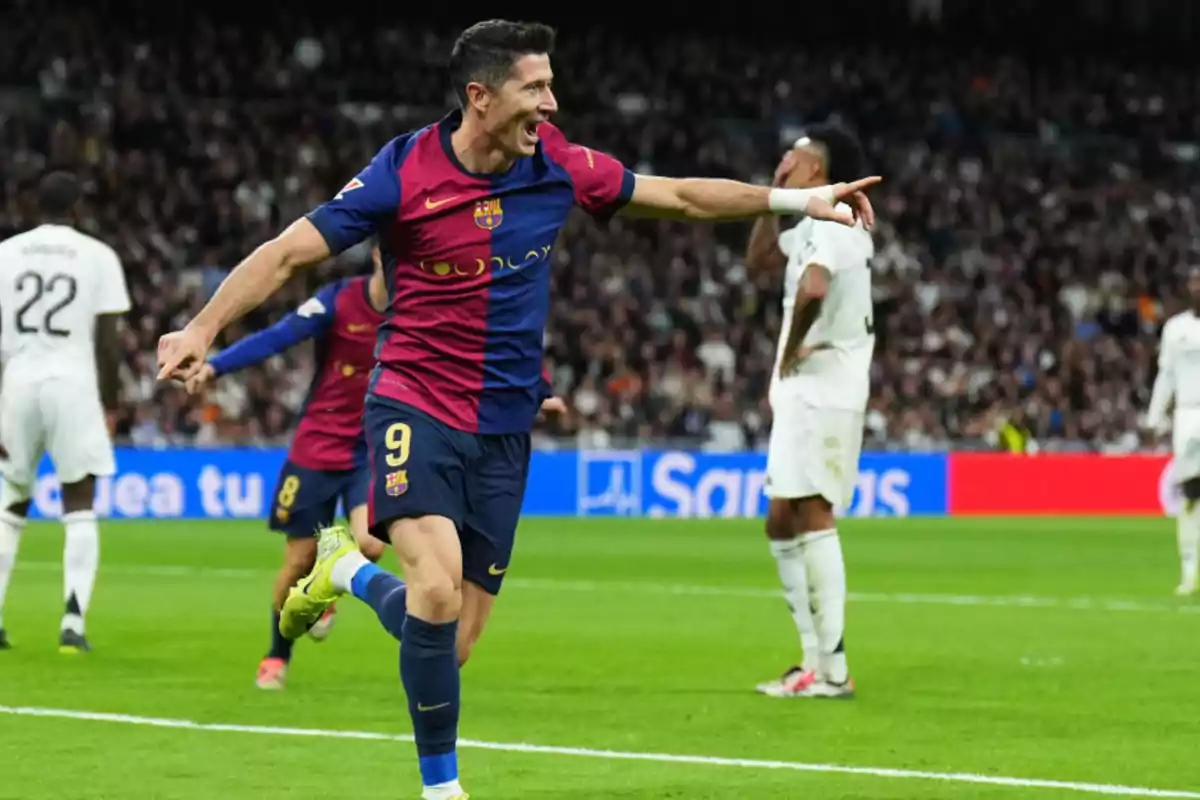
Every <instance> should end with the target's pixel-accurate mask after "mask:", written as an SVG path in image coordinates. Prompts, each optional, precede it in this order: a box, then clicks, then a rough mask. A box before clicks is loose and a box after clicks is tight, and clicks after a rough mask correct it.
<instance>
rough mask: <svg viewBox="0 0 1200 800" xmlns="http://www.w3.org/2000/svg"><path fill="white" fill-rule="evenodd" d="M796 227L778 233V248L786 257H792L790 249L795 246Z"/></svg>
mask: <svg viewBox="0 0 1200 800" xmlns="http://www.w3.org/2000/svg"><path fill="white" fill-rule="evenodd" d="M796 238H797V236H796V229H795V228H788V229H787V230H786V231H784V232H783V233H781V234H779V250H780V252H782V253H783V254H784V255H785V256H787V257H788V258H791V257H792V249H793V248H794V247H795V246H796Z"/></svg>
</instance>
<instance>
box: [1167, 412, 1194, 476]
mask: <svg viewBox="0 0 1200 800" xmlns="http://www.w3.org/2000/svg"><path fill="white" fill-rule="evenodd" d="M1171 449H1172V450H1173V451H1174V452H1175V476H1176V478H1177V479H1178V481H1179V482H1180V483H1183V482H1184V481H1186V480H1190V479H1192V478H1200V413H1198V412H1197V410H1196V409H1193V408H1188V409H1178V410H1176V412H1175V419H1174V420H1173V425H1172V428H1171Z"/></svg>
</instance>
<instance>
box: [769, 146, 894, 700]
mask: <svg viewBox="0 0 1200 800" xmlns="http://www.w3.org/2000/svg"><path fill="white" fill-rule="evenodd" d="M863 161H864V159H863V155H862V148H861V147H860V146H859V143H858V140H857V139H856V138H855V137H854V136H853V134H851V133H849V132H848V131H846V130H845V129H843V128H841V127H839V126H836V125H832V124H824V125H818V126H816V127H814V128H811V129H809V131H808V133H807V135H806V136H805V137H803V138H801V139H799V140H797V141H796V143H795V146H794V147H793V148H792V149H791V150H790V151H789V152H788V153H786V154H785V155H784V157H783V160H782V161H781V162H780V164H779V167H778V169H777V170H776V172H775V182H776V184H778V185H780V186H788V187H811V186H819V185H821V184H825V183H828V182H830V181H839V180H842V178H843V176H854V175H857V174H858V173H859V172H860V171H861V170H862V169H863ZM874 254H875V247H874V245H873V244H872V242H871V235H870V234H869V233H867V231H866V230H865V229H864V227H863V226H862V225H854V226H852V227H847V226H845V225H838V224H837V223H834V222H825V221H821V220H816V219H806V220H802V221H801V222H800V223H799V224H798V225H796V226H795V227H794V228H791V229H790V230H787V231H785V232H783V233H782V234H781V233H780V232H779V226H778V224H777V222H776V220H775V219H774V218H773V217H772V218H767V219H762V220H759V221H758V222H756V223H755V226H754V230H753V231H752V232H751V235H750V242H749V245H748V247H747V254H746V262H747V264H749V265H750V266H751V267H752V268H769V269H775V270H779V269H783V268H785V266H786V270H785V271H784V292H783V329H782V331H781V332H780V340H779V348H778V354H777V357H776V363H775V373H774V375H773V376H772V380H771V389H770V399H771V410H772V411H773V412H774V424H773V425H772V427H771V440H770V444H769V445H768V451H767V482H766V492H767V495H768V497H770V505H769V510H768V512H767V538H768V539H769V540H770V544H771V553H772V554H773V555H774V556H775V562H776V565H777V566H778V568H779V577H780V580H781V581H782V582H783V589H784V596H785V597H786V598H787V602H788V605H789V606H790V607H791V610H792V617H793V619H794V620H795V623H796V628H797V630H798V631H799V633H800V644H801V647H802V648H803V652H804V662H803V663H802V664H801V665H800V666H796V667H793V668H792V669H789V670H788V671H787V672H786V673H784V675H783V677H781V678H779V679H778V680H774V681H771V682H769V683H764V684H761V685H760V686H759V687H758V690H759V691H760V692H762V693H764V694H768V695H771V696H773V697H851V696H853V694H854V686H853V683H852V682H851V680H850V675H849V673H848V671H847V666H846V653H845V648H844V643H843V641H842V632H843V629H844V627H845V618H846V617H845V614H846V568H845V565H844V563H843V560H842V546H841V543H840V542H839V541H838V534H837V523H836V521H835V519H834V509H835V508H845V507H846V506H847V505H849V503H850V499H851V496H852V495H853V493H854V484H855V481H856V479H857V477H858V457H859V452H860V450H861V449H862V429H863V415H864V413H865V412H866V406H867V399H868V395H869V393H870V387H871V376H870V372H871V355H872V353H873V351H874V349H875V323H874V321H873V312H872V303H871V269H870V263H869V262H870V259H871V257H872V256H873V255H874Z"/></svg>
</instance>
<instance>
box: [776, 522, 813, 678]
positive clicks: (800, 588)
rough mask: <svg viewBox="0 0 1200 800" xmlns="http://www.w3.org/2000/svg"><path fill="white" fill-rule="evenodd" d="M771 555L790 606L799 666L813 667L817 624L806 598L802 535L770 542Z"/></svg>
mask: <svg viewBox="0 0 1200 800" xmlns="http://www.w3.org/2000/svg"><path fill="white" fill-rule="evenodd" d="M770 544H771V555H773V556H775V564H776V565H777V566H778V567H779V580H780V582H781V583H782V584H783V596H784V598H785V599H786V600H787V604H788V607H789V608H791V610H792V620H793V621H794V622H795V623H796V632H797V633H799V634H800V647H801V650H802V651H803V653H804V663H803V665H802V668H803V669H806V670H807V669H816V667H817V657H818V654H819V653H820V642H819V641H818V639H817V626H816V623H815V622H814V621H813V614H812V605H811V603H812V601H811V600H810V599H809V591H808V575H807V571H806V567H805V563H804V537H802V536H797V537H796V538H794V539H786V540H776V539H772V540H771V542H770Z"/></svg>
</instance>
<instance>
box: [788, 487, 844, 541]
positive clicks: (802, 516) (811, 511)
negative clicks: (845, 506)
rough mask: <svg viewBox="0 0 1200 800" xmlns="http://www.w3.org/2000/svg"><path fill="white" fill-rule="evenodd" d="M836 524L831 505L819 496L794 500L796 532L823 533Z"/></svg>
mask: <svg viewBox="0 0 1200 800" xmlns="http://www.w3.org/2000/svg"><path fill="white" fill-rule="evenodd" d="M836 524H837V521H836V519H835V518H834V515H833V504H832V503H830V502H829V501H828V500H826V499H825V498H824V497H822V496H821V495H812V496H811V497H802V498H800V499H798V500H796V528H795V529H796V532H797V533H809V532H812V531H824V530H828V529H830V528H832V527H834V526H835V525H836Z"/></svg>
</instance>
